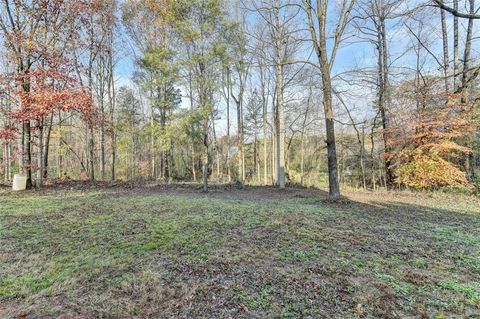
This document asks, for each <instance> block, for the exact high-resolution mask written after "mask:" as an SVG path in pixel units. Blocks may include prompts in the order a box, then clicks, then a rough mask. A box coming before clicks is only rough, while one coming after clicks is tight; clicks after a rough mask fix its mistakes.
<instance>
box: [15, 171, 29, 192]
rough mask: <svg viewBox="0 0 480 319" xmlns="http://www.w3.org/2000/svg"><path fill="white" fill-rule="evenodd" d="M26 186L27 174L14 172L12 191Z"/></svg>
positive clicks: (21, 189)
mask: <svg viewBox="0 0 480 319" xmlns="http://www.w3.org/2000/svg"><path fill="white" fill-rule="evenodd" d="M26 188H27V176H24V175H20V174H15V175H14V176H13V186H12V189H13V190H14V191H23V190H25V189H26Z"/></svg>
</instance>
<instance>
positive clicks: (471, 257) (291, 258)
mask: <svg viewBox="0 0 480 319" xmlns="http://www.w3.org/2000/svg"><path fill="white" fill-rule="evenodd" d="M347 197H348V199H349V200H346V201H345V202H342V203H340V204H331V203H328V202H327V201H325V197H324V195H323V194H322V193H320V192H316V191H313V190H301V189H289V190H286V191H285V192H280V193H279V192H278V191H276V190H272V189H269V188H247V189H245V190H237V189H234V190H229V189H217V190H214V191H213V192H211V193H209V194H208V195H205V194H202V193H200V192H199V191H197V190H195V189H190V188H185V189H183V188H177V189H163V188H161V187H150V188H147V187H144V188H139V189H123V188H106V189H95V188H93V189H77V188H75V189H72V190H70V189H46V190H42V191H41V192H26V193H20V194H13V193H10V192H8V191H3V192H0V317H2V318H3V317H5V318H16V317H18V316H21V317H23V318H26V317H28V318H50V317H61V318H72V317H76V318H98V317H101V318H164V317H166V318H171V317H180V318H266V317H268V318H270V317H275V318H280V317H281V318H335V317H336V318H464V317H467V318H480V315H479V314H480V200H479V199H478V198H477V199H475V198H472V197H463V196H453V195H409V194H387V193H380V194H370V193H354V192H352V193H348V194H347Z"/></svg>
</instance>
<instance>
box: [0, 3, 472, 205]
mask: <svg viewBox="0 0 480 319" xmlns="http://www.w3.org/2000/svg"><path fill="white" fill-rule="evenodd" d="M479 8H480V4H479V3H476V1H475V0H468V1H458V0H453V1H442V0H425V1H408V0H371V1H365V0H342V1H327V0H317V1H310V0H303V1H300V0H298V1H293V0H292V1H288V0H287V1H285V0H252V1H247V0H245V1H240V0H239V1H228V0H176V1H175V0H142V1H140V0H123V1H116V0H92V1H76V0H2V1H1V2H0V10H1V11H0V34H1V41H2V42H1V49H0V65H1V73H0V101H1V103H0V143H1V146H2V147H1V149H0V163H1V166H0V176H2V177H3V179H4V180H5V181H10V180H11V179H12V177H13V174H16V173H18V172H22V173H24V174H25V175H26V176H27V178H28V182H27V184H28V186H29V187H41V186H42V183H43V182H44V181H45V180H46V179H54V178H59V179H68V178H69V179H83V180H87V179H88V180H91V181H95V180H104V181H107V180H136V179H148V180H160V181H162V182H165V183H169V182H178V181H193V182H199V183H200V182H201V183H202V185H203V189H204V190H205V191H207V190H208V184H209V183H230V182H232V183H233V182H235V183H238V185H244V184H245V183H249V184H261V185H275V186H277V187H278V188H280V189H281V188H285V185H286V184H289V183H291V184H293V183H295V184H302V185H305V186H318V187H324V186H325V187H326V186H327V185H328V187H329V194H330V197H331V198H333V199H335V198H338V197H339V196H340V189H341V187H347V186H349V187H357V188H364V189H377V188H398V187H407V188H414V189H438V188H444V187H454V188H462V189H474V188H475V186H476V187H477V189H478V187H479V185H480V177H479V176H478V167H479V166H480V157H479V154H478V151H479V150H480V131H479V129H480V123H479V117H478V115H479V113H478V112H479V109H480V107H479V105H480V80H479V74H480V60H479V57H480V56H479V54H480V52H479V49H480V46H479V41H480V39H479V37H478V36H477V35H478V31H479V25H478V21H480V14H479Z"/></svg>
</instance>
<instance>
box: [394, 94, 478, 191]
mask: <svg viewBox="0 0 480 319" xmlns="http://www.w3.org/2000/svg"><path fill="white" fill-rule="evenodd" d="M398 118H399V119H397V123H398V124H397V125H396V126H395V127H393V128H392V129H391V130H389V131H388V135H389V140H388V142H389V144H390V145H391V147H392V149H393V151H392V152H391V153H389V154H385V156H386V157H387V158H389V159H390V160H392V161H394V162H395V172H396V182H397V183H398V184H400V185H404V186H407V187H410V188H415V189H437V188H441V187H459V186H463V185H466V184H467V182H468V181H467V177H466V174H465V172H464V171H463V160H464V158H465V156H466V155H467V154H471V153H472V152H474V150H473V149H472V148H470V147H469V146H468V145H469V144H468V142H467V141H468V138H469V136H471V135H472V134H473V132H474V130H475V128H476V127H478V125H479V118H478V111H477V109H476V108H475V106H474V105H472V104H471V103H461V102H460V100H459V99H458V98H457V96H454V95H451V96H449V97H448V102H447V103H444V102H443V103H441V104H436V105H429V106H426V107H421V108H418V109H415V110H413V111H412V110H409V111H408V110H407V111H406V112H405V113H404V114H400V116H399V117H398Z"/></svg>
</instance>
